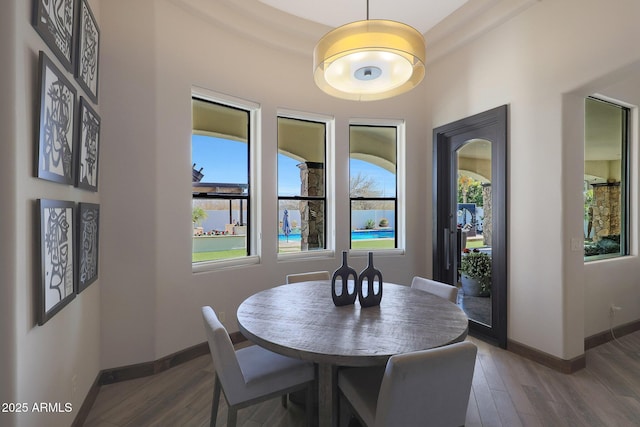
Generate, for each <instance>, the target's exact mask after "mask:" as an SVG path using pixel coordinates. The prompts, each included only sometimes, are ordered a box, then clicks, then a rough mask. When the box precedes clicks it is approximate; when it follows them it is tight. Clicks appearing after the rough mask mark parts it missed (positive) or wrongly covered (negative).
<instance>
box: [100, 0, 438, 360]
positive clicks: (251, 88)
mask: <svg viewBox="0 0 640 427" xmlns="http://www.w3.org/2000/svg"><path fill="white" fill-rule="evenodd" d="M129 3H130V2H126V1H109V2H105V3H103V4H102V5H101V6H102V17H103V27H102V31H103V34H104V36H103V37H104V38H103V42H104V51H103V67H102V69H101V76H102V90H103V98H102V101H101V102H102V118H103V128H102V130H103V140H104V141H105V142H104V144H103V151H102V152H101V162H102V163H101V165H102V175H101V184H102V190H101V198H102V204H103V208H102V215H103V220H104V221H106V222H105V223H103V224H111V225H112V226H111V227H110V228H109V230H110V231H109V233H104V234H103V235H102V236H101V250H102V254H103V257H104V258H103V259H105V260H109V261H108V262H104V263H103V265H102V266H101V267H102V269H101V280H102V282H103V283H108V285H106V286H103V287H102V313H103V314H102V316H103V323H102V349H103V352H102V354H103V360H102V366H103V367H105V368H106V367H113V366H121V365H126V364H130V363H138V362H142V361H149V360H154V359H157V358H159V357H162V356H164V355H167V354H170V353H172V352H175V351H178V350H181V349H184V348H185V347H188V346H190V345H193V344H196V343H200V342H202V341H204V339H205V336H204V331H203V327H202V320H201V315H200V310H199V307H200V306H201V305H203V304H211V305H212V306H213V307H214V308H215V309H217V310H219V311H225V313H226V319H227V320H226V326H227V327H228V328H229V329H230V330H231V331H234V330H237V325H236V322H235V311H236V308H237V307H238V305H239V304H240V303H241V302H242V300H244V299H245V298H246V297H247V296H249V295H251V294H252V293H254V292H256V291H258V290H261V289H265V288H268V287H271V286H274V285H277V284H280V283H283V282H284V279H285V276H286V275H287V274H289V273H295V272H302V271H309V270H334V269H335V268H336V267H337V266H338V265H339V261H338V257H337V256H333V257H330V258H319V259H312V260H305V261H295V262H291V261H289V262H284V261H278V260H277V257H276V242H277V229H276V227H275V226H274V224H277V223H278V208H277V202H276V200H277V199H276V196H277V194H276V180H277V175H276V159H277V140H276V137H277V132H276V130H277V122H276V116H277V110H278V109H280V108H284V109H290V110H297V111H303V112H312V113H319V114H326V115H332V116H334V117H335V133H336V150H335V153H334V154H333V156H334V157H335V165H336V178H335V186H336V194H337V196H338V199H339V200H338V204H337V206H336V218H337V220H336V229H337V232H338V235H337V253H338V254H339V253H340V251H342V250H344V249H346V248H348V246H349V240H348V239H349V205H348V158H349V154H348V153H349V152H348V135H349V133H348V132H349V130H348V124H349V120H350V119H351V118H360V117H367V118H387V119H398V118H404V119H405V120H406V133H407V146H408V147H407V154H406V158H407V171H408V177H407V193H408V194H409V206H408V209H407V214H406V217H407V224H406V226H407V228H408V229H409V230H419V233H424V232H425V230H426V228H429V227H430V226H431V224H430V222H428V221H427V220H426V219H425V218H424V216H423V212H424V210H425V199H426V197H427V194H426V193H425V192H424V188H425V184H424V183H425V182H426V181H427V179H428V174H427V170H428V169H427V168H425V166H424V164H423V159H425V158H426V151H427V150H428V147H427V144H426V141H427V139H428V134H429V132H430V129H428V128H427V127H425V125H424V118H423V112H422V111H421V109H420V108H415V106H416V105H419V104H420V103H421V102H422V99H424V87H420V88H419V89H418V90H416V91H414V92H412V93H409V94H406V95H403V96H400V97H398V98H395V99H393V100H388V101H384V102H376V103H353V102H348V101H340V100H337V99H333V98H330V97H328V96H327V95H325V94H323V93H322V92H320V91H319V90H318V89H317V88H316V86H315V85H314V83H313V79H312V78H311V76H312V74H311V50H312V45H311V46H310V48H309V50H308V53H307V54H306V55H305V56H302V57H301V56H299V55H298V54H295V53H291V52H289V51H283V50H279V49H275V48H272V47H270V46H269V45H263V44H261V43H259V42H257V41H256V40H254V39H249V38H246V37H244V36H243V35H242V34H238V33H234V32H232V30H230V29H228V28H225V27H224V26H223V25H219V24H218V23H217V22H212V21H210V20H208V19H204V18H201V17H198V16H194V15H193V14H191V13H189V12H188V11H187V10H185V9H183V8H181V7H178V6H177V5H176V4H177V3H179V2H168V1H150V0H148V1H139V2H135V4H131V5H129ZM125 4H126V5H127V6H126V9H127V13H126V14H123V13H122V8H123V7H125V6H124V5H125ZM218 19H220V20H221V21H227V20H226V19H225V18H224V16H218ZM193 85H195V86H199V87H203V88H206V89H209V90H212V91H216V92H220V93H223V94H229V95H232V96H234V97H239V98H243V99H247V100H249V101H253V102H256V103H259V104H260V106H261V113H262V116H261V117H262V119H261V120H262V126H261V128H262V132H261V134H260V135H259V138H260V147H259V150H260V153H259V156H260V170H259V171H258V173H259V176H260V179H259V188H258V191H260V192H261V194H262V203H261V207H262V211H261V214H260V215H259V217H258V218H257V221H256V223H257V224H258V225H260V227H261V232H262V240H261V242H260V253H261V262H260V264H258V265H254V266H250V267H245V268H232V269H224V270H218V271H215V272H209V273H198V274H193V273H192V271H191V262H190V252H191V249H190V248H191V230H190V228H191V225H190V221H189V218H190V212H191V208H190V205H191V201H190V199H191V194H190V191H191V190H190V188H191V171H190V170H191V152H190V134H191V100H190V96H191V88H192V86H193ZM116 164H117V165H118V167H117V168H116V167H109V166H107V167H104V165H116ZM104 227H107V225H104ZM428 246H430V242H427V241H425V240H424V239H422V238H418V239H411V240H410V241H409V242H408V250H407V254H406V255H397V256H378V257H376V265H378V266H379V268H381V269H382V271H384V272H385V279H387V280H389V281H396V282H401V283H409V281H410V279H411V276H412V274H413V273H418V272H419V273H421V274H428V273H429V272H430V270H431V269H430V264H429V261H428V260H427V255H426V250H427V247H428ZM425 260H426V262H425ZM353 263H354V265H355V266H356V268H364V265H365V258H364V257H360V258H357V259H355V260H354V261H353Z"/></svg>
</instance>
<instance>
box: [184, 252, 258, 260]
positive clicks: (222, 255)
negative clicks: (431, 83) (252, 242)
mask: <svg viewBox="0 0 640 427" xmlns="http://www.w3.org/2000/svg"><path fill="white" fill-rule="evenodd" d="M246 255H247V250H246V249H231V250H228V251H215V252H196V253H194V254H192V256H191V260H192V261H191V262H202V261H214V260H218V259H227V258H239V257H243V256H246Z"/></svg>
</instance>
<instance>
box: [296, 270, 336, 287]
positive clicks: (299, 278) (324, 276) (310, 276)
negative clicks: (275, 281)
mask: <svg viewBox="0 0 640 427" xmlns="http://www.w3.org/2000/svg"><path fill="white" fill-rule="evenodd" d="M330 279H331V275H330V274H329V272H328V271H310V272H307V273H295V274H288V275H287V284H290V283H298V282H307V281H309V280H330Z"/></svg>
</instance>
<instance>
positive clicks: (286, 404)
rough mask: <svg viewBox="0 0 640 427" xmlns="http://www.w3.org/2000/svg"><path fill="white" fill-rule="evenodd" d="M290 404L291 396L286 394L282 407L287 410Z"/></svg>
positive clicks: (283, 396) (283, 397)
mask: <svg viewBox="0 0 640 427" xmlns="http://www.w3.org/2000/svg"><path fill="white" fill-rule="evenodd" d="M288 403H289V395H288V394H286V393H285V394H283V395H282V407H283V408H285V409H287V407H288V406H289V405H288Z"/></svg>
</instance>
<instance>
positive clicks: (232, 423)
mask: <svg viewBox="0 0 640 427" xmlns="http://www.w3.org/2000/svg"><path fill="white" fill-rule="evenodd" d="M237 422H238V409H236V408H235V407H232V406H229V412H228V415H227V427H236V423H237Z"/></svg>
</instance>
